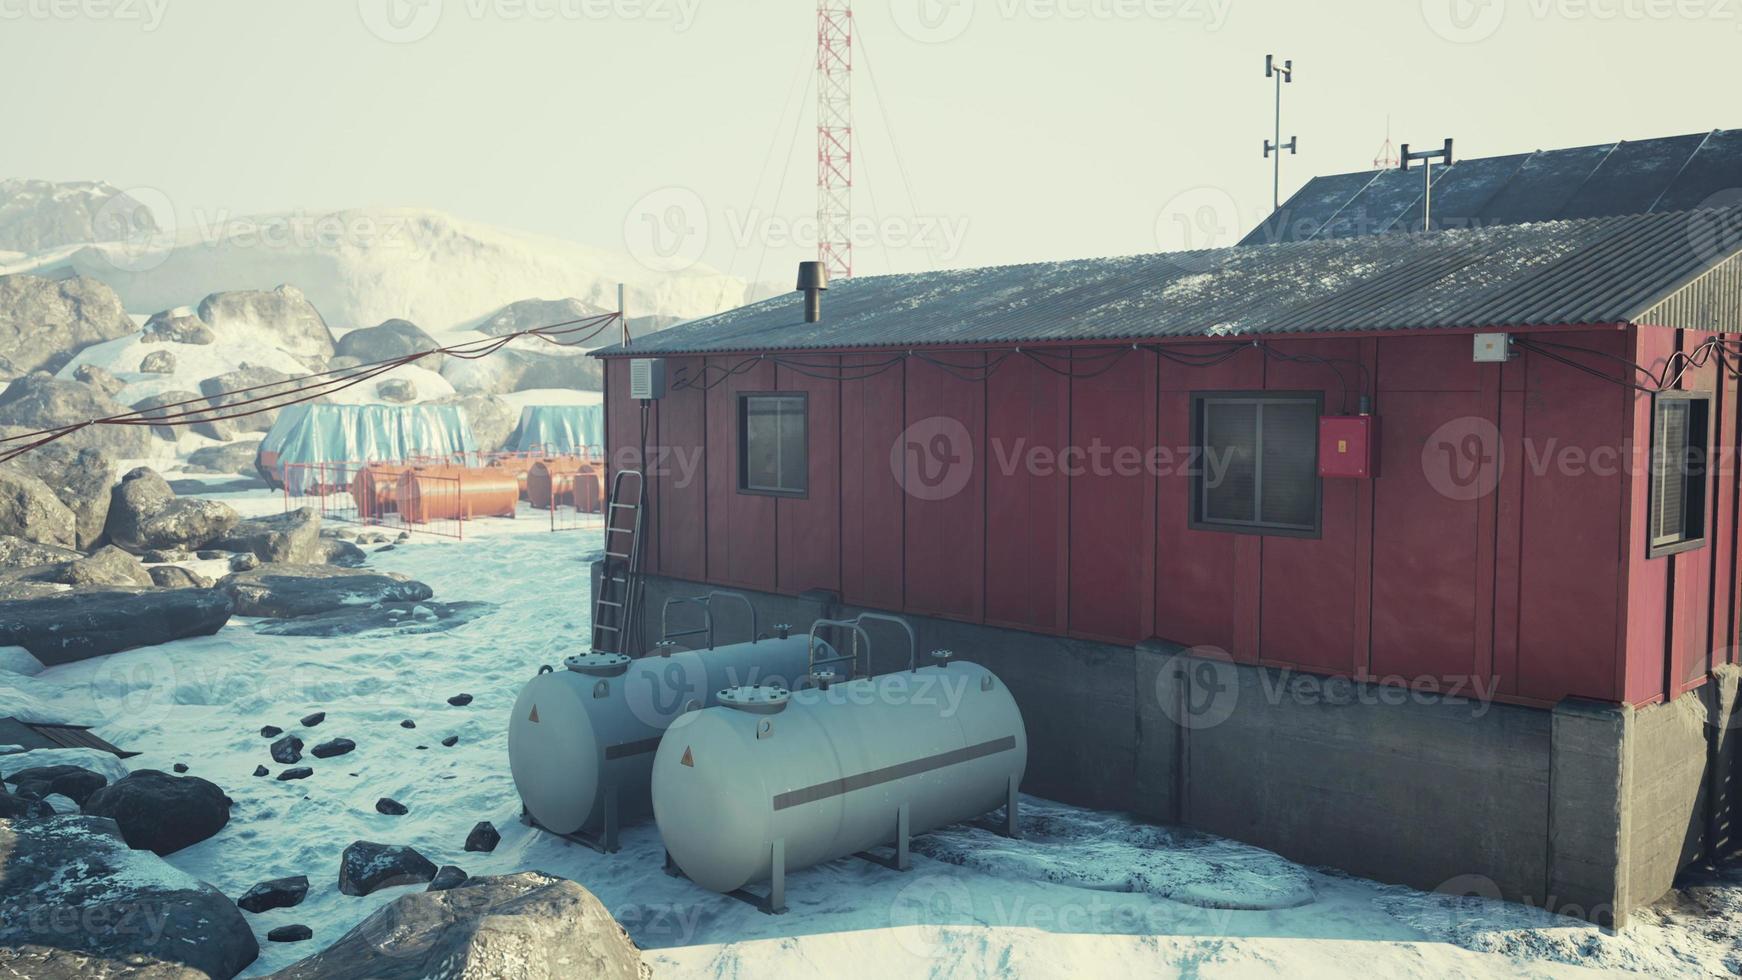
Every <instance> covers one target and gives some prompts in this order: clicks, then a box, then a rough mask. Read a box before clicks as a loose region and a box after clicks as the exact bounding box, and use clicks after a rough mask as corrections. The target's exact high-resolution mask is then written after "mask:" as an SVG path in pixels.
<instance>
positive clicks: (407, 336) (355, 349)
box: [334, 320, 442, 371]
mask: <svg viewBox="0 0 1742 980" xmlns="http://www.w3.org/2000/svg"><path fill="white" fill-rule="evenodd" d="M440 346H441V345H440V344H438V343H436V340H435V338H434V337H431V336H430V335H429V334H427V333H424V332H423V330H422V329H421V328H419V327H418V325H417V324H415V323H412V322H411V321H409V320H388V321H387V322H386V323H382V324H380V325H378V326H373V327H359V328H358V329H356V330H353V331H351V332H350V333H348V334H345V335H344V336H343V337H340V338H339V342H338V344H337V345H336V346H335V348H334V349H335V350H336V352H337V353H338V356H340V357H354V358H356V359H357V363H359V364H375V363H378V362H380V361H390V360H393V359H395V358H399V357H405V356H406V355H408V354H421V353H423V352H424V351H432V350H435V349H436V348H437V347H440ZM441 365H442V355H440V354H431V355H430V356H428V357H423V358H419V359H418V361H417V366H418V367H422V368H428V369H430V370H431V371H436V370H440V368H441Z"/></svg>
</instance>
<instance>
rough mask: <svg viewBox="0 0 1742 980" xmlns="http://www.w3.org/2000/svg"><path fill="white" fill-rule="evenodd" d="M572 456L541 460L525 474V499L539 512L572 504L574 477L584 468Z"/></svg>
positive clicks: (582, 462)
mask: <svg viewBox="0 0 1742 980" xmlns="http://www.w3.org/2000/svg"><path fill="white" fill-rule="evenodd" d="M586 466H587V464H586V462H585V461H583V460H580V459H576V458H575V457H573V456H559V457H557V458H556V459H541V460H539V461H538V462H536V463H533V464H532V469H531V470H530V471H529V472H528V473H527V474H526V499H527V501H528V502H529V503H531V504H532V506H534V507H537V508H538V509H540V510H550V509H551V508H552V507H555V506H557V505H559V504H565V503H573V502H574V482H575V481H574V479H573V477H574V475H575V474H577V473H579V472H580V471H581V470H582V469H584V468H586Z"/></svg>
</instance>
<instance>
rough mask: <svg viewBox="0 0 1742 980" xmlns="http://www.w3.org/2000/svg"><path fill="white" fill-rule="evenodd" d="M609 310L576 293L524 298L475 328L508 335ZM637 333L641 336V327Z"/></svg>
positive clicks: (485, 319) (494, 333)
mask: <svg viewBox="0 0 1742 980" xmlns="http://www.w3.org/2000/svg"><path fill="white" fill-rule="evenodd" d="M609 312H611V311H610V310H607V309H604V308H603V307H599V306H594V305H593V304H592V303H589V302H587V301H586V300H584V299H575V298H574V297H567V298H564V299H523V300H517V301H515V302H513V303H509V304H508V305H507V306H504V307H503V308H501V309H500V310H497V311H496V312H495V313H492V314H490V315H489V316H487V317H485V318H484V319H483V320H482V321H481V322H480V323H479V324H478V325H477V327H476V328H474V329H476V330H477V331H478V332H479V333H482V334H486V335H488V336H491V337H506V336H508V335H509V334H511V333H525V332H526V331H528V330H535V329H537V328H539V327H548V326H550V325H551V324H553V323H571V322H573V321H575V320H585V319H588V318H590V317H596V316H602V315H604V314H606V313H609ZM635 335H636V336H637V337H639V336H641V334H640V332H639V331H637V332H636V334H635Z"/></svg>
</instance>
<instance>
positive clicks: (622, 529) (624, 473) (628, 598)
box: [593, 470, 647, 653]
mask: <svg viewBox="0 0 1742 980" xmlns="http://www.w3.org/2000/svg"><path fill="white" fill-rule="evenodd" d="M629 479H632V480H633V483H634V490H633V497H634V502H633V503H627V502H625V498H626V497H628V496H630V494H629V493H626V490H627V487H626V481H627V480H629ZM646 509H647V480H646V478H645V477H643V476H642V475H641V471H640V470H618V471H617V472H616V474H614V475H613V476H612V477H611V497H610V501H609V502H608V503H606V504H605V564H604V567H603V568H601V569H600V574H599V592H598V594H597V595H596V596H594V597H593V650H594V651H596V652H599V653H629V651H628V650H626V649H624V648H625V647H626V646H627V645H628V643H629V636H628V633H629V631H630V629H631V628H632V627H633V625H634V623H635V616H636V614H637V613H638V612H639V609H638V608H637V607H638V606H639V605H640V601H641V600H640V596H641V530H642V523H643V520H642V518H643V515H644V514H645V512H646ZM620 518H627V524H625V523H624V521H623V520H622V519H620Z"/></svg>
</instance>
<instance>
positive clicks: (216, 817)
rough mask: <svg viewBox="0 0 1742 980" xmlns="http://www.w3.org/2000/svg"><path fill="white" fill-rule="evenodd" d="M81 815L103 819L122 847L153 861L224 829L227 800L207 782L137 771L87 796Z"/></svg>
mask: <svg viewBox="0 0 1742 980" xmlns="http://www.w3.org/2000/svg"><path fill="white" fill-rule="evenodd" d="M84 810H85V813H87V814H89V815H90V816H93V817H108V818H109V819H111V820H113V821H115V823H116V824H117V825H118V826H119V827H120V828H121V837H122V839H123V840H125V841H126V842H127V846H128V847H131V848H134V849H136V850H141V851H151V852H152V853H154V854H157V855H160V856H162V855H169V854H174V853H175V852H176V851H179V850H181V849H182V848H184V847H188V846H191V845H193V844H198V843H199V842H200V841H203V840H205V839H206V838H208V837H210V836H212V835H213V834H215V833H217V832H218V831H220V830H223V829H224V825H225V824H227V823H229V822H230V798H229V797H228V796H225V795H224V791H223V790H221V789H219V788H218V787H217V784H215V783H213V782H211V781H210V780H206V779H201V778H200V777H198V776H172V775H170V774H169V773H166V772H158V771H157V770H156V769H136V770H134V771H133V772H131V773H128V774H127V776H126V777H125V778H122V779H118V780H116V781H115V782H113V783H110V784H109V785H107V786H104V787H103V788H102V789H99V790H97V791H96V792H94V793H92V794H91V795H90V797H89V798H88V799H86V800H85V804H84Z"/></svg>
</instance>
